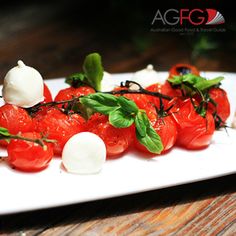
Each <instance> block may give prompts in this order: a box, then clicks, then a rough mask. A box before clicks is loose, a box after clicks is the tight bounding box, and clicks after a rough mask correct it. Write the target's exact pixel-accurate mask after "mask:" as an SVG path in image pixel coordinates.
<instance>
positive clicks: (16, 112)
mask: <svg viewBox="0 0 236 236" xmlns="http://www.w3.org/2000/svg"><path fill="white" fill-rule="evenodd" d="M0 127H4V128H6V129H8V131H9V132H10V133H11V134H17V133H19V132H28V131H31V130H32V128H33V127H32V119H31V117H30V116H29V114H28V113H27V111H26V110H25V109H23V108H21V107H18V106H15V105H11V104H5V105H3V106H1V107H0ZM0 143H1V144H3V145H7V142H6V141H4V140H1V141H0Z"/></svg>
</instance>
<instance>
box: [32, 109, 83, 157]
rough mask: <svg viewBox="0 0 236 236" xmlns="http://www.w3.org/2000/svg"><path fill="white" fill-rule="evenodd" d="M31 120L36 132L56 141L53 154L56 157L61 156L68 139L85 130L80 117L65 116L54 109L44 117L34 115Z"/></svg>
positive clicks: (73, 115) (74, 115)
mask: <svg viewBox="0 0 236 236" xmlns="http://www.w3.org/2000/svg"><path fill="white" fill-rule="evenodd" d="M33 120H34V128H35V130H36V131H37V132H40V133H42V134H43V135H44V136H46V137H47V138H49V139H55V140H57V142H56V143H55V144H54V153H55V154H57V155H61V153H62V150H63V147H64V145H65V143H66V142H67V141H68V139H69V138H71V137H72V136H73V135H74V134H77V133H79V132H82V131H84V129H85V120H84V118H82V117H81V116H80V115H78V114H72V115H66V114H64V113H62V112H61V111H60V110H58V109H56V108H51V109H49V110H48V111H47V113H46V114H45V115H42V114H39V115H36V116H35V118H33Z"/></svg>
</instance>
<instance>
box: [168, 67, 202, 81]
mask: <svg viewBox="0 0 236 236" xmlns="http://www.w3.org/2000/svg"><path fill="white" fill-rule="evenodd" d="M190 73H191V74H194V75H200V72H199V70H198V69H197V68H196V67H195V66H192V65H189V64H176V65H174V66H172V67H171V68H170V71H169V78H171V77H172V76H175V75H185V74H190Z"/></svg>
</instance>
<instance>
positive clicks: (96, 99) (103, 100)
mask: <svg viewBox="0 0 236 236" xmlns="http://www.w3.org/2000/svg"><path fill="white" fill-rule="evenodd" d="M80 102H81V103H82V104H83V105H85V106H86V107H89V108H91V109H93V110H94V111H96V112H100V113H102V114H105V115H109V113H110V112H112V111H114V110H116V109H117V108H119V105H118V101H117V97H116V96H113V95H111V94H103V93H93V94H89V95H87V96H84V97H81V98H80Z"/></svg>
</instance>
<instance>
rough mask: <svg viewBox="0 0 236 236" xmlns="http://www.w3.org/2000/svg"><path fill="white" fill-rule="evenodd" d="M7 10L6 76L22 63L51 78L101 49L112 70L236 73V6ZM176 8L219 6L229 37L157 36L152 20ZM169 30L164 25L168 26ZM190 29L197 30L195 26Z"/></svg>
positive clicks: (49, 4) (1, 25)
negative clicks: (183, 66)
mask: <svg viewBox="0 0 236 236" xmlns="http://www.w3.org/2000/svg"><path fill="white" fill-rule="evenodd" d="M1 4H2V5H1V8H0V78H1V81H2V79H3V78H4V75H5V74H6V72H7V71H8V69H9V68H11V67H12V66H13V65H15V64H16V61H17V60H18V59H22V60H23V61H24V62H25V63H26V64H28V65H31V66H33V67H35V68H37V69H38V70H39V71H40V72H41V73H42V75H43V77H44V78H45V79H46V78H53V77H62V76H66V75H68V74H71V73H73V72H76V71H79V70H80V69H81V63H82V61H83V58H84V56H85V55H86V54H87V53H89V52H93V51H97V52H99V53H100V54H101V55H102V57H103V62H104V67H105V69H106V70H107V71H109V72H126V71H134V70H138V69H141V68H143V67H145V66H146V64H148V63H153V64H154V66H155V67H156V69H157V70H162V71H163V70H168V69H169V68H170V66H171V65H173V64H175V63H178V62H187V63H193V64H195V65H196V66H197V67H199V69H201V70H218V71H234V72H235V71H236V66H235V65H234V64H235V59H236V56H235V53H236V40H235V39H236V34H235V32H236V31H235V30H236V23H235V15H236V14H235V13H234V12H233V11H232V12H231V10H230V9H232V8H233V7H232V6H231V5H230V2H228V3H227V2H226V1H224V2H223V0H221V1H217V0H204V1H200V0H195V1H186V0H175V1H164V3H163V2H159V1H155V2H152V1H145V0H137V1H125V0H120V1H115V0H110V1H108V0H107V1H85V0H84V1H73V0H72V1H69V0H67V1H65V0H61V1H52V0H51V1H40V2H39V1H26V0H23V1H17V2H16V1H7V2H5V3H1ZM169 8H176V9H180V8H190V9H193V8H201V9H205V8H214V9H217V10H218V11H220V12H221V13H222V15H223V16H224V18H225V21H226V23H225V24H224V25H221V26H213V28H214V27H218V28H224V29H225V31H226V32H224V33H222V32H217V33H212V32H211V33H194V34H186V33H185V34H180V33H157V32H151V31H150V29H151V27H152V26H151V22H152V20H153V17H154V15H155V13H156V11H157V9H160V10H162V11H165V10H167V9H169ZM160 27H163V26H160ZM189 27H190V26H189Z"/></svg>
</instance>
